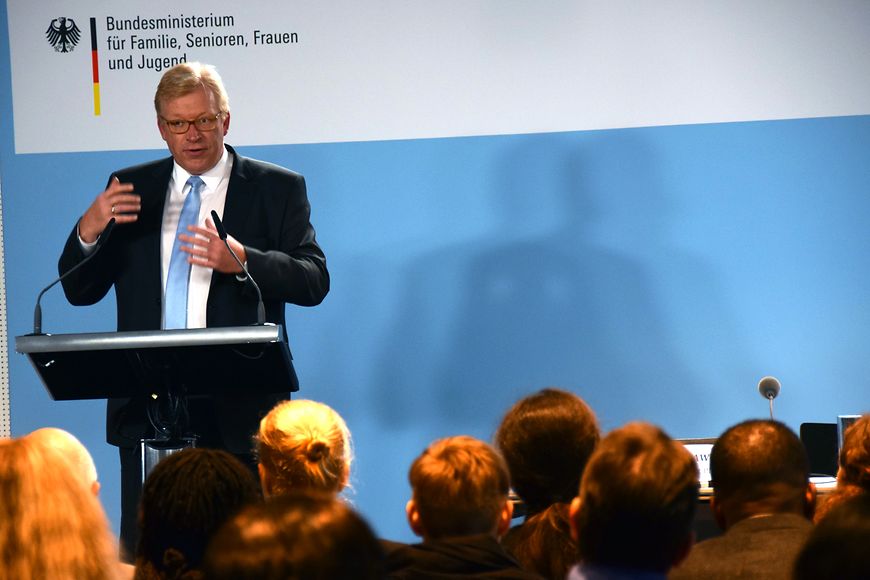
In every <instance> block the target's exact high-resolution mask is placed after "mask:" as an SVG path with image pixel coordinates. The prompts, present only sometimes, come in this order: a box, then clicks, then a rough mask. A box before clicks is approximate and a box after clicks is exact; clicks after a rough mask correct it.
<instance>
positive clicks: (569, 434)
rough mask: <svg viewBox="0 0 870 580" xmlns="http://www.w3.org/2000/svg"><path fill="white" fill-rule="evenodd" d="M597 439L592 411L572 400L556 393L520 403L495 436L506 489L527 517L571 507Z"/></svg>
mask: <svg viewBox="0 0 870 580" xmlns="http://www.w3.org/2000/svg"><path fill="white" fill-rule="evenodd" d="M600 438H601V436H600V434H599V430H598V421H597V420H596V419H595V414H594V413H593V412H592V409H590V408H589V406H588V405H587V404H586V403H585V402H584V401H583V399H581V398H580V397H578V396H577V395H575V394H573V393H569V392H567V391H562V390H558V389H543V390H541V391H539V392H537V393H535V394H533V395H530V396H528V397H526V398H524V399H521V400H520V401H519V402H517V403H516V404H515V405H514V406H513V407H511V409H510V410H509V411H508V412H507V414H506V415H505V416H504V419H502V422H501V425H500V426H499V428H498V431H497V432H496V435H495V441H496V446H497V447H498V448H499V450H500V451H501V452H502V454H503V455H504V458H505V461H506V462H507V465H508V470H509V471H510V475H511V485H512V486H513V489H514V491H515V492H516V493H517V495H519V496H520V497H521V498H522V500H523V502H524V503H525V505H526V508H527V509H528V510H529V513H532V514H534V513H537V512H540V511H542V510H544V509H546V508H547V507H548V506H550V505H551V504H553V503H557V502H562V503H570V502H571V500H572V499H573V498H574V496H575V495H576V494H577V489H578V488H579V487H580V476H581V475H582V474H583V469H584V467H586V462H587V461H588V460H589V456H590V455H592V451H593V450H594V449H595V446H596V445H597V444H598V441H599V439H600Z"/></svg>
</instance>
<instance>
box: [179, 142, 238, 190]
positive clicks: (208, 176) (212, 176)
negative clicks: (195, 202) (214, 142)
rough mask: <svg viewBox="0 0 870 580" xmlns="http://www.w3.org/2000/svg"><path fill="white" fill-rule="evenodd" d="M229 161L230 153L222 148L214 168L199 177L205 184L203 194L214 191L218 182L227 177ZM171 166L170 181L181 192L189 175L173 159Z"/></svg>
mask: <svg viewBox="0 0 870 580" xmlns="http://www.w3.org/2000/svg"><path fill="white" fill-rule="evenodd" d="M229 159H230V152H229V151H227V148H226V147H224V153H223V155H221V158H220V159H219V160H218V162H217V163H215V166H214V167H212V168H211V169H209V170H208V171H206V172H204V173H201V174H200V175H199V176H200V177H201V178H202V180H203V182H205V191H203V193H204V194H205V193H206V192H211V191H215V190H216V189H217V187H218V185H219V184H220V182H221V181H222V180H223V179H224V178H225V177H226V176H227V170H228V168H229ZM172 165H173V167H172V180H173V181H174V182H175V183H177V184H178V186H179V187H180V188H181V189H182V190H183V189H184V186H185V184H186V183H187V180H188V179H189V178H190V176H191V174H190V172H188V171H187V170H186V169H185V168H183V167H182V166H181V165H179V164H178V162H177V161H175V160H174V159H173V161H172Z"/></svg>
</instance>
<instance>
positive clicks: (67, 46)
mask: <svg viewBox="0 0 870 580" xmlns="http://www.w3.org/2000/svg"><path fill="white" fill-rule="evenodd" d="M81 37H82V31H81V30H79V27H78V26H76V23H75V20H73V19H72V18H66V17H65V16H61V17H60V18H55V19H54V20H52V21H51V24H49V25H48V30H46V31H45V38H46V39H47V40H48V43H49V44H50V45H51V46H53V47H54V50H56V51H57V52H71V51H72V49H74V48H75V46H76V44H78V42H79V38H81Z"/></svg>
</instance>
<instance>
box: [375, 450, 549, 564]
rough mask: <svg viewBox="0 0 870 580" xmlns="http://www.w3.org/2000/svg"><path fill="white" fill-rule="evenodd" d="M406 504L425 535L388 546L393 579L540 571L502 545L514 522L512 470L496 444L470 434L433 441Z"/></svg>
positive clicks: (416, 467) (418, 464)
mask: <svg viewBox="0 0 870 580" xmlns="http://www.w3.org/2000/svg"><path fill="white" fill-rule="evenodd" d="M408 479H409V480H410V483H411V491H412V498H411V500H410V501H408V504H407V506H406V508H405V511H406V513H407V516H408V523H409V524H410V526H411V530H413V532H414V533H415V534H417V535H418V536H420V537H422V538H423V542H422V543H419V544H413V545H409V546H400V547H398V548H395V549H392V550H390V551H388V553H387V572H388V576H389V577H390V578H407V579H418V578H419V579H427V578H441V579H445V578H540V577H539V576H538V575H537V574H534V573H531V572H526V571H524V570H522V569H521V568H520V566H519V564H518V563H517V562H516V561H515V560H514V559H513V558H511V557H510V556H509V555H508V554H507V552H505V551H504V548H502V546H501V545H500V544H499V542H498V538H499V537H500V536H502V535H503V534H504V533H505V532H506V531H507V529H508V527H510V521H511V514H512V512H513V506H512V504H511V502H510V500H509V499H508V488H509V483H508V471H507V466H506V465H505V462H504V459H503V458H502V457H501V456H500V455H499V454H498V452H497V451H496V450H495V449H493V448H492V447H491V446H489V445H487V444H486V443H484V442H483V441H480V440H478V439H474V438H473V437H468V436H458V437H449V438H446V439H440V440H438V441H435V442H434V443H432V444H431V445H430V446H429V447H428V448H427V449H426V450H425V451H424V452H423V454H422V455H420V456H419V457H418V458H417V459H416V460H415V461H414V463H413V465H412V466H411V470H410V473H409V475H408Z"/></svg>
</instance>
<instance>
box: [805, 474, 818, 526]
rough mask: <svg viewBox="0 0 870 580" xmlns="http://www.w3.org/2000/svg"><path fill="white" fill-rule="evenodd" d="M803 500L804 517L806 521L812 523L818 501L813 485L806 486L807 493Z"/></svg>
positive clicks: (814, 485)
mask: <svg viewBox="0 0 870 580" xmlns="http://www.w3.org/2000/svg"><path fill="white" fill-rule="evenodd" d="M804 498H805V499H804V501H805V503H804V515H805V516H806V517H807V519H808V520H810V521H812V519H813V516H815V515H816V500H817V499H818V493H817V492H816V484H815V483H812V482H810V483H808V484H807V491H806V494H805V496H804Z"/></svg>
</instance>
